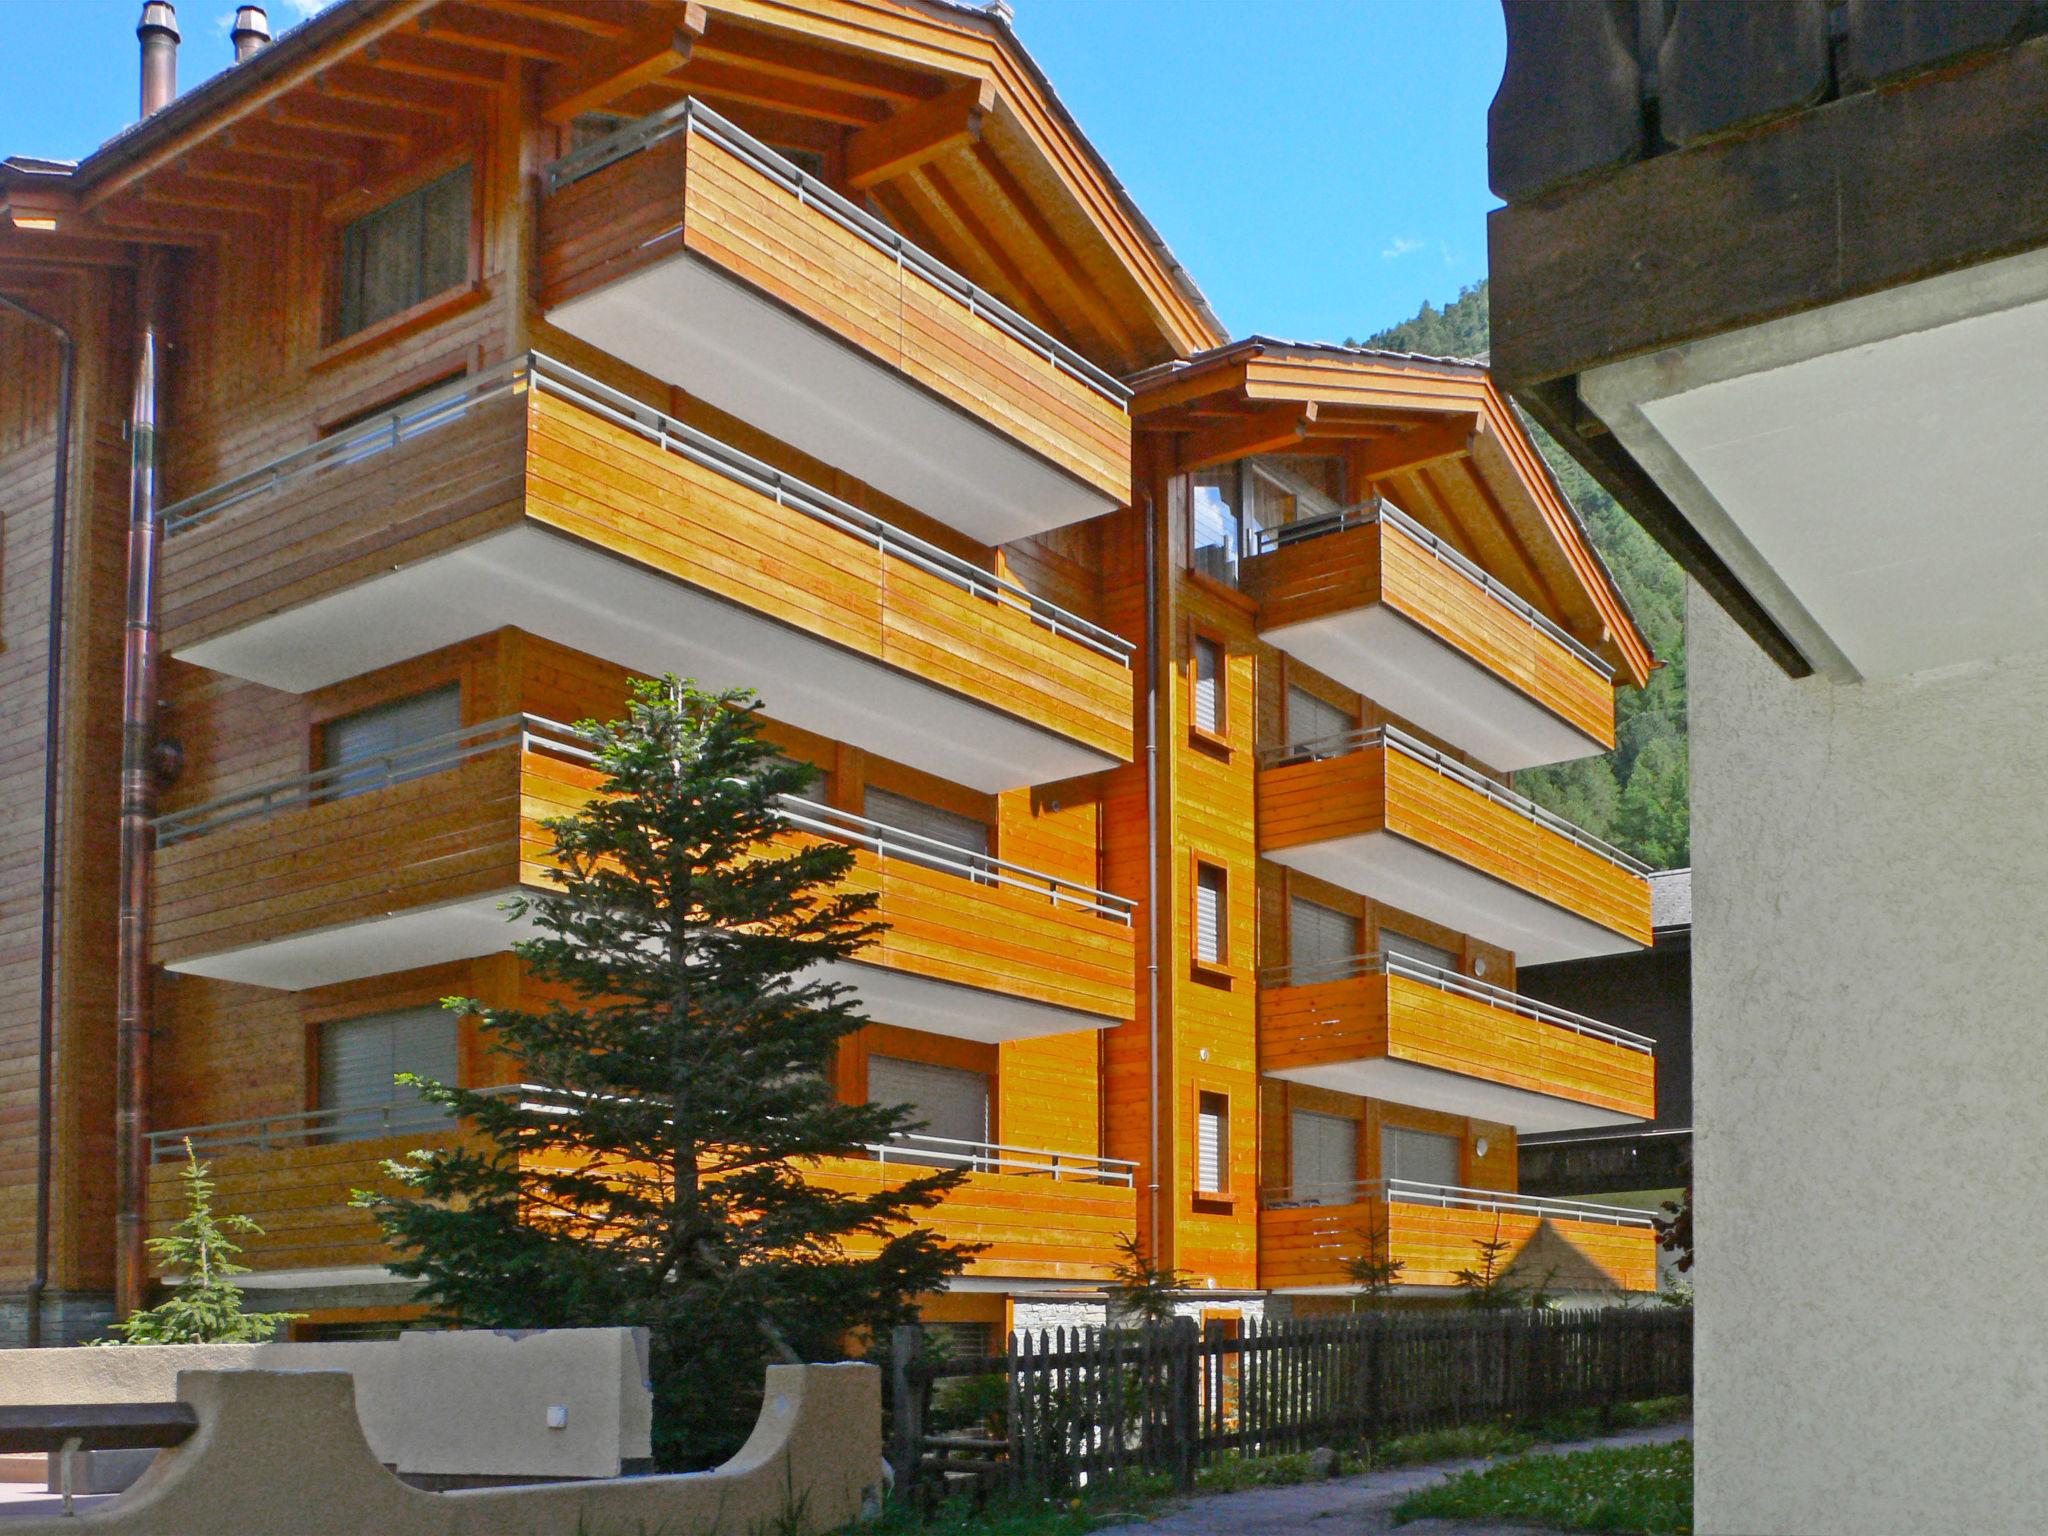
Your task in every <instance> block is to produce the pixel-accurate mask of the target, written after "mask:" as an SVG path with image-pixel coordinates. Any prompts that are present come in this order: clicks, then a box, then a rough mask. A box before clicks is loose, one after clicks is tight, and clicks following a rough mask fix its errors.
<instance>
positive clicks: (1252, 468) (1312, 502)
mask: <svg viewBox="0 0 2048 1536" xmlns="http://www.w3.org/2000/svg"><path fill="white" fill-rule="evenodd" d="M1244 477H1245V494H1244V496H1243V497H1242V498H1241V500H1242V503H1243V505H1245V506H1247V507H1249V508H1250V512H1251V517H1250V521H1251V525H1252V526H1253V527H1254V528H1256V529H1258V530H1259V532H1260V533H1261V535H1263V537H1261V538H1260V539H1259V541H1258V545H1259V547H1270V546H1272V545H1277V544H1285V543H1288V542H1290V541H1291V540H1292V539H1295V538H1308V537H1310V536H1312V535H1314V534H1317V533H1324V532H1328V531H1329V530H1330V529H1331V527H1332V525H1333V520H1334V519H1335V518H1336V517H1337V515H1338V514H1339V513H1340V512H1342V511H1343V509H1344V500H1343V495H1344V493H1343V486H1344V467H1343V464H1342V463H1341V462H1340V461H1339V460H1337V459H1336V458H1334V457H1331V456H1328V455H1323V454H1307V453H1267V454H1260V455H1258V456H1257V457H1256V458H1251V459H1246V460H1245V461H1244Z"/></svg>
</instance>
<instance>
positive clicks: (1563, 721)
mask: <svg viewBox="0 0 2048 1536" xmlns="http://www.w3.org/2000/svg"><path fill="white" fill-rule="evenodd" d="M1243 584H1244V588H1245V591H1246V593H1247V595H1249V596H1251V597H1252V598H1254V599H1255V600H1256V601H1257V602H1258V604H1259V631H1260V634H1261V635H1262V636H1263V637H1265V638H1267V639H1268V640H1270V641H1271V642H1272V643H1273V644H1275V645H1277V646H1279V647H1280V648H1281V649H1283V650H1289V651H1298V652H1300V653H1301V654H1302V659H1303V660H1305V661H1308V662H1309V663H1310V664H1311V665H1313V666H1316V667H1318V668H1319V669H1320V670H1322V671H1325V672H1328V673H1329V674H1330V675H1331V676H1333V677H1336V678H1338V679H1339V680H1340V681H1343V682H1344V683H1345V684H1346V685H1347V686H1352V687H1356V688H1358V689H1359V690H1360V691H1361V692H1364V693H1366V694H1368V695H1369V696H1371V697H1372V698H1374V699H1375V700H1377V701H1378V702H1380V703H1382V704H1384V705H1385V706H1386V707H1388V708H1389V709H1392V710H1394V711H1395V712H1396V713H1398V714H1401V715H1403V716H1406V717H1407V718H1408V719H1411V720H1414V721H1416V722H1418V723H1419V724H1421V725H1423V726H1425V727H1426V728H1427V729H1429V730H1432V731H1434V732H1436V734H1438V735H1439V736H1442V737H1444V738H1445V739H1448V740H1451V741H1455V742H1457V743H1458V744H1459V745H1460V746H1463V747H1466V748H1467V749H1468V750H1470V751H1472V752H1475V753H1477V754H1478V756H1479V757H1480V758H1481V759H1482V760H1483V761H1486V762H1489V763H1493V764H1495V765H1496V766H1499V767H1503V768H1524V767H1533V766H1536V765H1537V764H1538V763H1541V762H1546V761H1552V762H1554V761H1560V760H1562V759H1563V758H1564V757H1568V756H1575V755H1585V754H1588V753H1592V752H1602V751H1608V750H1611V749H1612V748H1613V746H1614V689H1613V685H1612V682H1611V675H1610V672H1609V670H1608V668H1607V667H1606V665H1605V664H1604V663H1603V662H1601V661H1600V660H1599V659H1598V658H1597V657H1596V656H1594V655H1593V654H1592V653H1591V652H1590V651H1588V650H1587V649H1586V648H1585V647H1584V646H1582V645H1579V644H1578V643H1576V642H1575V641H1574V640H1573V639H1572V638H1571V637H1570V636H1569V635H1567V634H1565V633H1564V632H1563V631H1562V630H1560V629H1558V627H1557V626H1556V625H1555V624H1553V623H1551V622H1550V621H1549V620H1547V619H1545V618H1544V617H1543V616H1542V615H1540V614H1539V613H1537V612H1536V611H1535V610H1533V609H1532V608H1530V607H1529V605H1528V604H1526V603H1524V602H1522V601H1521V600H1520V599H1518V598H1517V597H1515V596H1514V594H1512V593H1510V592H1508V591H1507V590H1506V589H1505V588H1502V587H1501V586H1500V585H1499V583H1497V582H1494V581H1493V580H1492V579H1491V578H1489V577H1488V576H1487V575H1486V573H1485V572H1484V571H1482V570H1480V569H1479V568H1478V567H1476V566H1474V565H1472V564H1471V562H1470V561H1468V560H1465V559H1464V558H1463V557H1462V556H1460V555H1459V554H1458V553H1457V552H1456V551H1454V550H1452V549H1450V548H1449V547H1448V546H1446V545H1444V543H1443V541H1442V540H1440V539H1438V538H1436V537H1435V536H1434V535H1433V534H1431V533H1429V531H1428V530H1426V529H1424V528H1422V527H1421V526H1420V525H1419V524H1415V523H1413V522H1411V520H1409V519H1407V518H1405V517H1403V516H1402V515H1401V514H1400V513H1398V512H1396V511H1394V510H1393V509H1391V508H1381V509H1379V510H1377V511H1376V512H1374V513H1373V514H1372V515H1370V516H1368V517H1366V518H1365V519H1363V520H1361V521H1358V522H1355V523H1353V524H1352V525H1351V526H1348V527H1341V528H1336V529H1333V530H1332V531H1329V532H1325V533H1320V534H1312V535H1309V536H1305V537H1296V538H1292V539H1283V540H1280V541H1278V542H1277V543H1276V544H1275V545H1274V547H1273V548H1271V549H1270V550H1268V551H1267V552H1265V553H1262V554H1258V555H1254V556H1253V557H1251V558H1250V559H1248V560H1246V561H1245V563H1244V570H1243ZM1375 609H1377V610H1379V611H1380V612H1382V613H1385V614H1391V615H1397V616H1398V617H1399V618H1400V619H1403V620H1406V621H1407V623H1408V624H1409V625H1413V626H1415V627H1416V628H1418V629H1420V630H1421V631H1423V632H1424V633H1425V634H1426V635H1428V636H1430V637H1432V638H1433V639H1434V640H1435V641H1436V642H1438V643H1439V644H1441V645H1443V646H1446V647H1449V648H1450V649H1451V650H1452V651H1454V652H1455V653H1456V655H1457V657H1460V658H1463V660H1464V662H1466V663H1469V664H1470V666H1471V667H1476V668H1480V669H1483V670H1484V673H1485V674H1486V676H1487V677H1489V678H1491V679H1492V680H1493V681H1494V682H1495V683H1496V684H1498V685H1500V686H1501V687H1505V688H1507V689H1512V690H1514V693H1515V694H1517V695H1519V696H1520V698H1521V699H1523V700H1526V701H1528V702H1529V703H1530V704H1533V705H1535V706H1536V707H1537V708H1539V709H1540V710H1541V711H1543V712H1544V713H1545V714H1546V715H1548V716H1549V717H1550V719H1549V721H1548V722H1546V721H1544V720H1543V719H1541V718H1532V719H1529V720H1527V721H1522V720H1516V719H1510V718H1504V715H1505V714H1507V713H1508V712H1509V711H1511V710H1512V704H1511V703H1510V704H1509V706H1508V709H1507V710H1504V709H1503V707H1502V706H1503V701H1502V700H1501V699H1500V698H1499V697H1498V695H1497V693H1496V692H1495V690H1492V689H1489V688H1487V687H1486V686H1485V685H1484V683H1483V682H1478V685H1477V686H1474V684H1473V683H1468V682H1466V681H1465V680H1464V678H1463V676H1462V673H1463V672H1464V670H1465V669H1464V668H1460V667H1458V666H1456V665H1455V664H1453V665H1452V666H1450V667H1448V668H1446V667H1445V666H1444V664H1443V662H1441V661H1437V662H1434V663H1432V661H1431V660H1429V659H1428V658H1425V657H1421V656H1418V657H1417V658H1416V659H1415V660H1414V661H1412V662H1405V661H1404V658H1403V657H1402V656H1401V654H1400V652H1401V650H1402V649H1403V648H1404V646H1409V645H1414V644H1417V643H1421V642H1420V641H1419V637H1411V636H1409V635H1406V634H1404V633H1402V632H1401V631H1395V632H1393V633H1392V635H1391V636H1390V635H1389V634H1388V633H1387V632H1385V631H1384V630H1383V629H1382V628H1381V627H1380V626H1379V625H1378V624H1376V623H1375V621H1374V620H1373V618H1372V613H1373V611H1374V610H1375ZM1390 641H1391V643H1390ZM1475 681H1477V680H1475Z"/></svg>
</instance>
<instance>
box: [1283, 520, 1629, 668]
mask: <svg viewBox="0 0 2048 1536" xmlns="http://www.w3.org/2000/svg"><path fill="white" fill-rule="evenodd" d="M1373 523H1378V524H1379V525H1380V526H1381V527H1383V528H1389V529H1392V530H1393V531H1395V532H1396V533H1399V534H1400V535H1402V536H1403V537H1404V538H1407V539H1409V540H1411V541H1412V542H1413V543H1415V544H1417V545H1419V546H1420V547H1421V548H1422V549H1424V550H1426V551H1427V552H1428V553H1429V554H1430V555H1431V556H1432V557H1433V558H1434V559H1435V560H1436V561H1437V563H1438V564H1440V565H1443V566H1445V567H1446V568H1447V569H1449V570H1452V571H1455V572H1456V573H1457V574H1458V575H1460V576H1462V577H1464V578H1465V580H1467V581H1469V582H1471V583H1472V584H1473V585H1474V586H1475V587H1478V588H1479V589H1480V590H1482V591H1483V592H1485V593H1486V595H1487V596H1489V597H1491V598H1492V599H1493V600H1494V601H1496V602H1498V603H1500V604H1501V605H1502V606H1504V607H1505V608H1507V609H1508V610H1509V611H1510V612H1512V613H1513V614H1515V615H1516V617H1518V618H1520V619H1521V620H1522V621H1523V622H1524V623H1526V624H1528V625H1529V626H1530V627H1531V628H1532V629H1536V630H1538V631H1540V632H1541V633H1542V634H1543V635H1544V636H1545V637H1547V638H1548V639H1551V640H1554V641H1556V642H1557V643H1558V644H1559V645H1561V646H1563V647H1564V648H1565V649H1566V650H1568V651H1570V652H1571V653H1572V654H1573V655H1574V656H1576V657H1577V658H1578V659H1579V660H1580V661H1583V662H1584V663H1585V664H1586V665H1587V666H1589V667H1591V668H1592V669H1593V670H1594V671H1596V672H1598V673H1599V674H1600V675H1601V676H1602V677H1612V676H1613V675H1614V665H1613V663H1611V662H1609V661H1607V660H1606V659H1605V658H1603V657H1602V656H1600V655H1599V654H1598V653H1597V652H1595V651H1594V650H1592V649H1591V648H1590V647H1588V646H1587V645H1586V644H1585V643H1584V642H1583V641H1581V640H1578V639H1576V638H1575V637H1574V636H1572V635H1571V634H1569V633H1567V632H1566V631H1565V629H1564V628H1563V627H1562V626H1561V625H1559V624H1558V623H1557V621H1556V620H1554V619H1552V618H1550V617H1549V615H1547V614H1544V613H1541V612H1539V611H1538V610H1537V609H1536V608H1534V607H1532V606H1531V605H1530V603H1529V602H1528V600H1527V599H1526V598H1524V597H1522V596H1521V595H1520V594H1519V593H1517V592H1515V591H1513V590H1512V589H1511V588H1509V587H1508V586H1506V585H1505V584H1503V583H1502V582H1501V581H1500V580H1499V579H1498V578H1496V577H1495V576H1493V575H1492V574H1491V573H1489V572H1488V571H1487V570H1486V569H1485V568H1483V567H1482V566H1479V565H1476V564H1474V563H1473V562H1472V561H1471V560H1468V559H1467V558H1466V557H1465V556H1464V555H1462V554H1460V553H1459V552H1458V551H1457V550H1456V549H1453V548H1452V547H1451V545H1450V544H1449V543H1447V542H1446V541H1445V540H1443V539H1441V538H1439V537H1437V535H1435V534H1433V533H1431V532H1430V531H1429V530H1428V529H1427V528H1425V527H1423V526H1422V524H1420V523H1418V522H1417V521H1416V520H1415V519H1414V518H1412V517H1410V516H1409V515H1408V514H1407V513H1406V512H1403V511H1402V510H1401V509H1400V508H1399V507H1397V506H1395V505H1394V504H1393V503H1392V502H1390V501H1388V500H1387V499H1386V498H1385V497H1376V498H1375V499H1373V500H1372V501H1367V502H1361V503H1359V504H1358V505H1357V506H1355V507H1345V508H1344V509H1343V510H1342V511H1338V512H1327V513H1324V514H1323V515H1321V516H1320V517H1309V518H1303V519H1302V520H1301V521H1300V522H1295V523H1281V524H1278V525H1276V526H1274V527H1271V528H1254V529H1252V530H1251V535H1250V539H1249V543H1250V545H1251V553H1252V554H1253V555H1254V556H1257V555H1265V554H1271V553H1272V552H1273V551H1274V550H1276V549H1283V548H1286V547H1287V546H1289V545H1292V544H1299V543H1302V542H1304V541H1306V540H1309V539H1314V538H1320V537H1322V536H1323V535H1325V534H1331V533H1341V532H1343V531H1344V530H1345V529H1347V528H1363V527H1367V526H1369V525H1371V524H1373Z"/></svg>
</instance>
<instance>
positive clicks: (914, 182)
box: [896, 165, 1057, 330]
mask: <svg viewBox="0 0 2048 1536" xmlns="http://www.w3.org/2000/svg"><path fill="white" fill-rule="evenodd" d="M896 189H897V190H903V191H914V192H923V191H925V190H926V189H929V191H930V194H931V200H932V203H933V205H934V212H935V213H936V214H937V215H938V216H939V217H940V218H941V219H942V220H943V221H944V223H945V224H946V225H947V227H949V228H950V229H952V230H953V231H954V233H955V236H956V238H957V239H958V241H959V242H960V243H962V244H964V245H965V246H966V247H967V249H968V250H970V251H972V252H973V253H974V254H975V255H976V256H977V257H978V258H979V259H980V265H981V266H982V267H983V268H984V269H985V270H984V280H985V281H984V285H985V286H987V287H989V288H992V289H996V290H998V291H1000V292H1003V293H1005V294H1007V295H1008V296H1009V298H1010V301H1011V302H1012V303H1013V304H1014V305H1015V307H1016V308H1017V309H1018V310H1020V311H1021V312H1022V313H1023V314H1024V316H1025V317H1026V318H1027V319H1029V320H1030V321H1031V322H1032V323H1033V324H1034V325H1040V326H1044V327H1046V328H1047V329H1048V330H1050V329H1052V328H1053V327H1054V326H1055V325H1056V324H1057V321H1056V319H1055V318H1054V316H1053V313H1052V311H1051V310H1050V309H1049V308H1048V307H1047V306H1046V303H1045V299H1044V297H1043V296H1042V295H1041V294H1040V293H1039V291H1038V289H1037V287H1036V285H1034V284H1033V283H1032V281H1031V274H1030V273H1029V272H1028V271H1026V270H1025V268H1024V265H1023V263H1022V262H1020V261H1018V260H1017V259H1016V258H1015V257H1014V256H1012V255H1011V254H1010V252H1009V250H1008V249H1007V248H1006V247H1005V246H1004V245H1003V242H1002V239H1001V237H1000V236H999V235H997V233H996V232H995V231H994V230H992V229H991V228H989V226H988V223H987V221H986V220H985V219H983V218H982V216H981V214H980V213H979V212H978V211H977V210H976V208H975V207H974V204H973V203H972V202H971V201H969V199H968V198H967V197H966V196H965V195H964V194H963V193H962V192H961V191H960V189H959V188H958V187H956V186H955V185H954V184H953V181H952V178H951V177H949V176H948V175H946V174H945V171H944V170H943V169H942V168H941V167H939V166H936V165H928V166H926V167H925V168H924V172H923V174H922V175H920V176H918V177H916V178H914V179H912V178H906V179H905V180H904V181H902V182H900V183H898V184H897V188H896ZM988 277H994V278H997V279H999V281H986V278H988Z"/></svg>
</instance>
